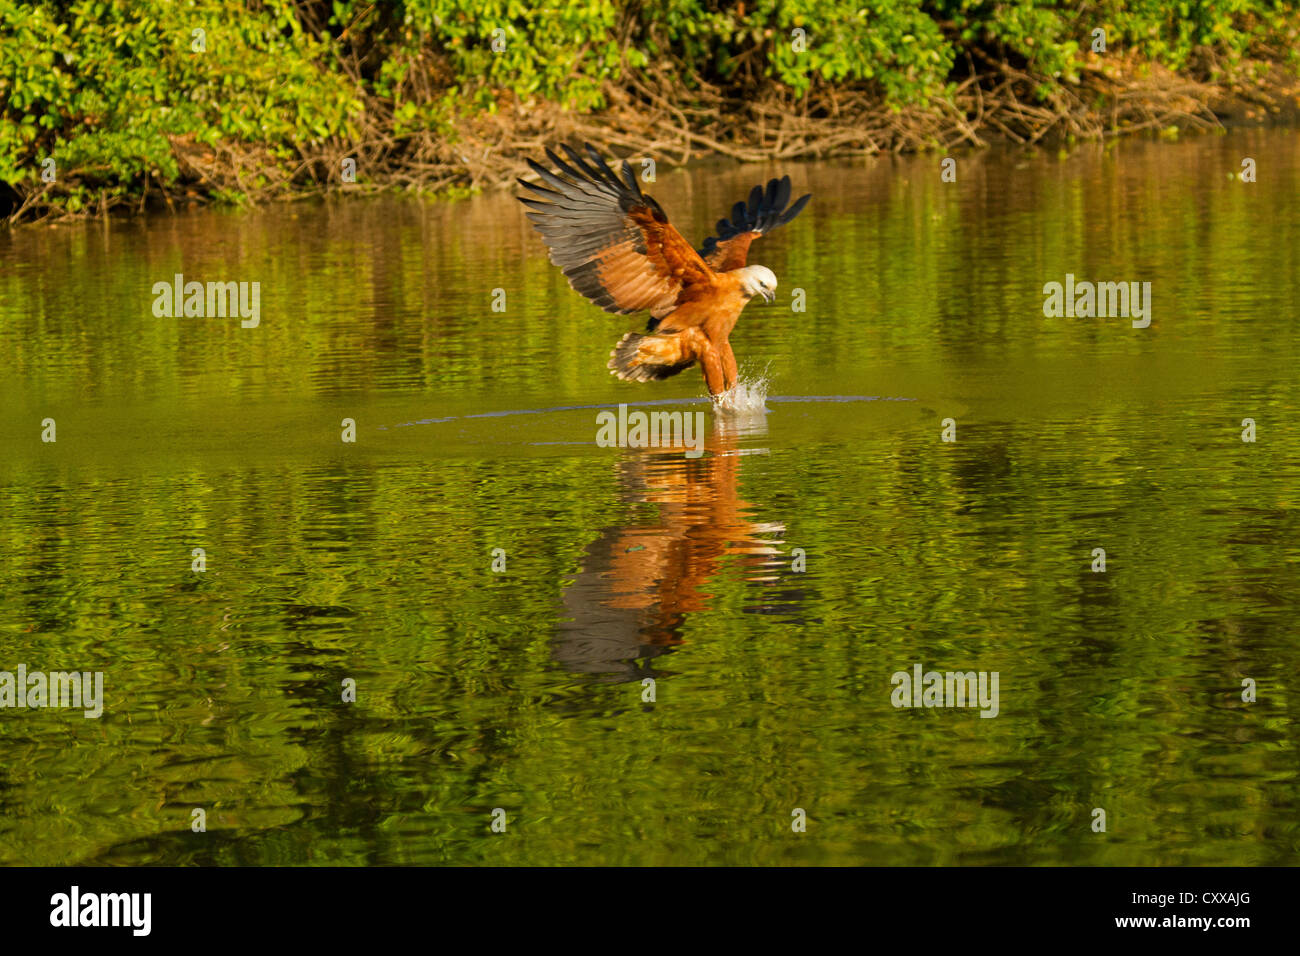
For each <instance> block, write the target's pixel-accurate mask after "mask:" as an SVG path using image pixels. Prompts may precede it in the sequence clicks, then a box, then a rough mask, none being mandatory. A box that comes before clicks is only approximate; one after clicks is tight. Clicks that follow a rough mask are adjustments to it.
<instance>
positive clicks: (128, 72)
mask: <svg viewBox="0 0 1300 956" xmlns="http://www.w3.org/2000/svg"><path fill="white" fill-rule="evenodd" d="M1081 9H1083V10H1085V11H1086V12H1080V10H1081ZM1098 26H1101V27H1104V28H1105V29H1106V30H1107V34H1108V42H1109V44H1110V47H1109V48H1110V49H1111V50H1113V51H1120V52H1122V53H1124V54H1125V55H1132V56H1135V57H1136V58H1138V59H1139V60H1140V59H1146V60H1148V61H1154V62H1158V63H1163V64H1165V65H1167V66H1169V67H1172V68H1175V69H1184V70H1188V71H1189V72H1190V73H1191V74H1192V75H1194V76H1200V77H1204V78H1213V77H1215V76H1217V75H1218V74H1219V73H1220V72H1221V71H1222V70H1223V69H1224V68H1229V67H1232V66H1234V65H1235V64H1237V63H1239V62H1240V61H1241V59H1242V58H1243V57H1247V56H1249V55H1251V54H1258V55H1261V56H1264V57H1266V58H1281V57H1283V56H1285V55H1288V54H1289V55H1291V56H1292V57H1294V56H1295V51H1296V49H1297V48H1298V47H1300V44H1297V43H1296V42H1295V38H1296V14H1295V13H1294V11H1291V12H1288V11H1287V10H1286V9H1285V8H1284V6H1283V5H1281V4H1274V3H1272V2H1269V0H1201V2H1191V3H1179V4H1173V5H1169V4H1166V3H1164V2H1163V0H1140V2H1136V3H1129V2H1118V0H1108V2H1104V3H1101V4H1085V5H1078V4H1072V3H1063V2H1061V3H1055V2H1053V3H1049V2H1044V0H1011V2H989V0H928V2H927V0H753V2H752V3H731V2H720V0H645V2H642V3H637V4H631V3H624V2H619V0H588V2H585V3H580V4H568V3H555V4H554V5H547V4H544V3H533V4H529V3H523V2H520V0H399V2H395V3H383V4H377V3H373V2H370V0H333V2H329V3H326V2H324V0H298V2H291V0H268V2H265V3H261V4H255V5H253V9H252V10H250V9H249V4H246V3H244V2H242V0H239V2H236V0H191V2H188V3H173V2H170V0H138V2H132V3H130V4H113V3H104V2H102V0H75V2H70V3H57V4H56V3H52V2H45V3H36V4H30V3H20V2H17V0H0V213H4V212H12V211H13V209H14V208H15V207H16V206H17V205H18V204H19V203H20V202H23V201H28V200H30V199H31V197H32V196H33V195H34V194H36V193H42V190H43V195H42V199H41V202H42V203H43V204H44V205H45V206H50V205H55V206H59V207H61V208H63V209H64V210H67V211H70V212H76V211H78V210H80V209H83V208H86V207H87V206H91V205H94V206H96V207H97V208H106V207H108V206H112V205H115V204H118V203H121V202H125V201H126V198H127V197H128V196H137V197H138V196H140V195H141V193H148V190H149V187H150V185H153V186H154V187H166V186H170V185H174V184H177V183H185V184H187V185H192V186H195V187H197V188H198V189H200V190H202V191H203V192H204V193H205V194H218V195H228V196H231V197H236V198H237V197H239V196H242V195H258V194H259V193H261V192H263V191H268V190H274V189H277V188H279V187H280V186H281V185H282V184H283V183H285V182H287V181H290V180H292V179H293V178H294V177H295V176H299V175H304V173H303V170H304V168H311V169H312V170H313V172H312V175H313V176H316V175H317V173H318V172H319V170H317V169H316V167H314V166H313V165H312V164H313V163H314V162H316V161H317V160H318V159H319V158H320V156H321V155H323V154H322V150H325V149H326V148H327V147H326V144H334V145H336V146H338V147H339V149H340V150H344V151H346V150H349V149H356V148H359V147H360V146H361V145H362V144H374V143H375V142H380V143H384V144H392V143H394V142H397V141H401V140H402V139H403V138H404V137H411V136H416V135H419V134H423V133H425V132H427V131H434V132H435V133H437V134H438V135H440V136H442V137H443V138H444V139H447V138H450V137H451V136H452V131H453V129H454V121H455V120H456V119H457V118H458V117H463V116H465V115H474V116H482V115H485V114H491V113H493V112H494V111H495V110H497V109H499V108H500V106H501V105H502V104H503V103H506V102H510V103H523V104H528V103H535V102H539V101H541V102H546V103H551V104H562V105H563V106H565V107H566V108H570V109H574V110H580V111H585V110H590V109H594V108H598V107H601V106H602V105H604V104H605V103H606V99H607V94H608V93H609V91H610V89H611V87H610V84H611V83H612V84H618V83H619V82H620V81H624V80H627V79H628V77H629V71H639V70H642V69H643V68H651V69H652V70H653V71H654V72H655V75H657V76H662V75H664V74H669V75H671V76H673V77H674V78H676V80H677V81H678V82H680V84H681V88H682V89H683V90H686V89H689V88H691V87H692V86H695V87H698V86H699V85H700V84H709V85H710V86H712V87H714V88H716V89H719V90H722V91H724V92H725V93H727V94H728V95H731V96H740V97H742V98H744V97H748V98H753V97H756V96H758V95H759V94H761V93H762V92H764V91H772V90H775V91H784V92H786V93H790V94H793V95H802V94H804V93H807V92H809V91H811V90H825V89H835V88H837V87H842V86H856V87H860V88H863V89H866V90H869V91H873V93H874V94H879V96H880V97H882V101H883V102H884V103H887V104H888V105H890V106H892V107H894V108H895V109H902V108H903V107H905V106H917V107H926V106H927V105H928V104H933V103H935V102H936V101H946V100H947V98H949V97H950V96H951V95H952V93H953V78H954V76H955V75H956V72H955V71H957V70H961V69H966V68H967V67H966V65H965V64H966V63H967V62H968V54H970V53H972V52H979V53H981V54H982V55H984V56H986V57H988V58H989V59H991V60H992V61H994V62H1009V63H1011V64H1012V65H1014V66H1016V67H1017V68H1022V67H1023V68H1025V69H1027V70H1029V71H1030V73H1031V74H1032V75H1033V76H1034V77H1036V78H1039V79H1040V80H1041V82H1040V83H1039V85H1038V87H1037V90H1036V91H1037V93H1038V94H1039V96H1047V95H1048V94H1049V93H1050V90H1051V87H1052V84H1054V83H1073V82H1077V81H1078V78H1079V73H1080V69H1081V67H1082V65H1083V64H1084V63H1085V62H1086V60H1087V57H1088V55H1089V54H1088V52H1087V51H1088V42H1089V36H1090V34H1091V31H1092V29H1093V28H1094V27H1098ZM200 29H201V30H203V31H204V32H205V39H206V50H205V51H204V52H201V53H200V52H195V51H194V49H193V48H192V46H193V43H194V40H193V34H194V31H195V30H200ZM797 30H800V31H803V32H804V33H803V35H806V42H807V49H806V52H796V50H795V46H794V42H793V35H794V32H795V31H797ZM494 40H495V41H498V42H497V44H496V45H495V46H494ZM232 154H238V156H234V155H232ZM331 155H332V154H331ZM51 157H52V158H53V159H54V161H55V163H56V166H57V170H58V175H59V178H58V181H57V183H56V184H54V185H53V186H51V187H49V188H48V189H45V188H44V187H43V186H42V185H41V184H40V182H39V175H40V163H41V161H42V160H44V159H46V158H51ZM238 157H243V159H240V158H238ZM412 161H413V162H416V163H417V164H418V163H420V162H424V161H425V160H424V159H422V158H420V157H418V156H417V157H416V158H415V159H414V160H412ZM318 181H319V180H318ZM4 184H9V186H8V187H6V186H5V185H4Z"/></svg>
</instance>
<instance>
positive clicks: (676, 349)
mask: <svg viewBox="0 0 1300 956" xmlns="http://www.w3.org/2000/svg"><path fill="white" fill-rule="evenodd" d="M694 364H695V356H694V355H692V354H690V350H689V347H688V344H687V342H686V338H685V336H684V335H683V334H682V333H681V332H674V333H671V334H668V335H639V334H637V333H636V332H629V333H628V334H627V335H625V336H623V337H622V338H621V339H619V340H618V344H617V345H615V346H614V351H612V352H610V353H609V363H608V367H609V369H610V370H611V372H610V374H612V375H617V376H618V377H619V378H621V379H623V381H625V382H648V381H651V380H654V379H661V378H670V377H671V376H673V375H676V374H677V373H678V372H680V371H682V370H684V369H688V368H690V367H691V366H692V365H694Z"/></svg>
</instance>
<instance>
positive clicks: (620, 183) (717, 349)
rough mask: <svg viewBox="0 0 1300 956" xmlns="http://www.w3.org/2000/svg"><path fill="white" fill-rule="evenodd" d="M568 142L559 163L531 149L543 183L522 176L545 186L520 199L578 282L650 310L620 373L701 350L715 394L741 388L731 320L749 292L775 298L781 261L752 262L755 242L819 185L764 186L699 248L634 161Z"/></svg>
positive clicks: (619, 349)
mask: <svg viewBox="0 0 1300 956" xmlns="http://www.w3.org/2000/svg"><path fill="white" fill-rule="evenodd" d="M561 148H562V149H563V151H564V153H565V156H567V157H568V159H567V161H566V160H564V159H561V158H560V157H559V156H557V155H556V154H555V153H554V152H553V151H552V150H549V149H548V150H547V151H546V156H547V158H548V159H549V160H550V161H551V163H552V164H553V165H554V167H555V169H556V171H554V172H553V171H552V170H550V169H547V168H546V167H545V166H543V165H542V164H541V163H538V162H536V161H534V160H531V159H530V160H528V165H529V167H531V169H532V170H533V172H535V173H536V174H537V175H538V177H539V178H540V180H541V183H530V182H526V181H524V180H522V179H521V180H519V181H518V182H519V184H520V185H521V186H523V187H524V188H526V189H528V190H531V191H532V192H533V193H535V194H536V197H520V200H519V201H520V202H522V203H523V204H524V205H525V206H527V207H528V210H529V211H528V214H527V215H528V218H529V219H530V220H532V223H533V226H534V228H536V229H537V231H538V232H539V233H541V235H542V239H543V240H544V241H545V242H546V245H547V246H548V247H549V248H550V255H551V262H553V263H554V264H555V265H557V266H559V267H560V269H561V270H563V272H564V274H565V276H567V277H568V279H569V284H570V285H571V286H573V288H574V289H576V290H577V291H578V292H581V293H582V294H583V295H585V296H586V297H587V298H588V299H590V300H591V301H592V302H594V303H596V305H598V306H600V307H601V308H602V309H604V310H605V311H606V312H614V313H617V314H619V315H629V314H631V313H634V312H642V311H648V312H649V313H650V321H649V323H648V325H647V327H646V331H645V333H644V334H641V333H636V332H629V333H628V334H627V335H624V336H623V337H622V338H621V339H619V341H618V344H617V345H615V346H614V350H613V352H611V353H610V358H609V363H608V366H609V369H610V371H611V373H612V374H614V375H617V376H618V377H619V378H621V379H623V380H625V381H632V382H645V381H651V380H654V379H663V378H668V377H670V376H672V375H676V374H678V373H679V372H681V371H684V370H685V369H688V368H690V367H691V366H692V365H694V364H695V363H697V362H698V363H699V364H700V368H701V369H702V370H703V372H704V382H705V384H706V385H707V386H708V389H709V394H710V395H712V396H714V397H716V396H718V395H721V394H722V393H723V392H726V391H727V390H729V389H731V388H732V387H733V386H734V385H735V384H736V357H735V355H734V354H733V353H732V351H731V343H730V341H729V338H730V336H731V330H732V329H733V328H735V326H736V320H737V319H739V318H740V313H741V310H743V309H744V308H745V306H746V305H747V304H748V303H749V300H750V299H752V298H754V297H755V296H761V297H762V298H763V299H764V300H765V301H767V302H771V301H773V299H775V298H776V276H775V275H773V274H772V270H771V269H768V268H767V267H766V266H758V265H754V266H751V265H746V259H747V258H748V255H749V246H750V243H752V242H753V241H754V240H755V239H757V238H758V237H759V236H762V235H765V234H766V233H768V232H770V231H772V230H773V229H775V228H776V227H777V226H781V225H784V224H785V223H787V222H789V221H790V220H791V219H793V218H794V217H795V216H797V215H799V213H800V212H801V211H802V210H803V208H804V206H806V205H807V204H808V200H809V199H811V198H812V196H811V195H806V196H802V197H801V198H799V199H798V200H796V201H795V202H794V204H793V205H789V203H790V177H789V176H784V177H782V178H781V179H773V180H770V181H769V182H768V184H767V186H766V188H764V187H763V186H755V187H754V188H753V190H752V191H751V192H750V194H749V200H748V202H738V203H736V205H735V206H734V207H733V208H732V210H731V217H730V218H729V219H720V220H718V224H717V226H716V231H717V235H716V236H710V237H709V238H707V239H705V240H704V245H703V246H702V247H701V248H700V249H699V250H698V251H697V250H695V249H694V248H692V246H691V244H690V243H689V242H687V241H686V239H684V238H683V237H682V234H681V233H680V232H678V231H677V229H676V228H675V227H674V226H673V225H672V223H670V222H669V221H668V216H667V215H666V214H665V213H664V211H663V209H662V207H660V205H659V203H657V202H655V200H654V199H653V198H651V197H650V196H647V195H646V194H645V193H643V192H642V191H641V187H640V185H639V184H638V182H637V179H636V176H635V175H634V174H633V172H632V167H631V166H630V165H629V164H628V163H627V162H626V161H625V162H624V163H623V164H622V169H621V173H622V175H621V176H620V175H619V174H616V173H615V172H614V170H613V169H611V168H610V166H609V164H608V163H606V162H605V160H604V159H602V158H601V156H600V154H599V153H597V152H596V150H595V149H594V148H593V147H592V146H591V145H590V144H587V145H586V147H585V150H586V155H585V156H584V155H583V154H581V153H579V152H578V151H577V150H576V149H574V148H572V147H571V146H569V145H568V144H564V145H562V147H561Z"/></svg>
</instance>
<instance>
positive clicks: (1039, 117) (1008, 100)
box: [0, 58, 1300, 230]
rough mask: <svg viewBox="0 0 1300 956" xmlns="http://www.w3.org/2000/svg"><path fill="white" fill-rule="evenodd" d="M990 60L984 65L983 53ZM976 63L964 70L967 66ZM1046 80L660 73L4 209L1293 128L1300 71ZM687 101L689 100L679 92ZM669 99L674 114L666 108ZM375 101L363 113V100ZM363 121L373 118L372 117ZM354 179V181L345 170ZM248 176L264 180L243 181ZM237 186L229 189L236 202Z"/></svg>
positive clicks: (246, 153) (494, 185)
mask: <svg viewBox="0 0 1300 956" xmlns="http://www.w3.org/2000/svg"><path fill="white" fill-rule="evenodd" d="M985 59H987V58H985ZM972 66H973V64H972ZM1044 80H1045V78H1044V77H1041V76H1035V75H1033V74H1031V73H1027V72H1025V71H1022V70H1019V69H1017V68H1015V67H1012V66H1010V65H1009V64H1007V63H1005V62H996V61H993V60H992V59H988V66H987V68H986V69H985V70H983V71H972V72H971V73H970V75H969V76H968V77H966V78H965V79H964V80H961V81H959V82H956V83H954V84H953V89H952V95H951V96H950V97H949V98H947V99H944V100H941V101H937V102H934V103H932V104H930V105H928V106H926V107H911V108H905V109H895V108H893V107H890V106H888V105H887V104H886V103H885V101H884V98H883V97H882V96H881V95H880V94H878V93H874V92H870V91H867V90H863V89H855V88H851V87H850V88H836V87H826V88H821V89H815V90H813V91H810V92H809V93H807V94H805V95H803V96H801V97H797V98H796V97H794V96H792V95H790V94H788V93H785V94H782V93H779V92H775V91H769V93H768V94H767V95H766V96H765V97H763V98H761V99H757V100H744V99H738V98H736V97H728V96H726V95H724V94H723V93H722V92H720V91H718V90H717V89H714V88H710V87H709V86H707V85H706V84H700V85H698V86H697V87H696V88H695V89H693V90H690V91H685V88H684V85H683V84H682V83H681V81H679V80H676V79H674V78H671V77H669V76H667V75H665V74H664V73H663V72H662V71H659V72H654V71H646V72H645V73H644V74H643V75H641V76H639V77H637V78H636V79H635V81H633V82H628V83H624V84H613V83H610V84H607V86H606V89H605V94H606V96H607V98H608V102H609V104H610V105H609V106H608V107H606V108H604V109H600V110H596V111H592V112H588V113H582V112H576V111H570V110H567V109H564V108H562V107H560V106H558V105H556V104H553V103H549V102H542V103H519V102H510V101H508V99H507V97H505V96H503V97H502V98H501V99H502V100H503V102H500V103H499V104H498V108H497V109H496V110H495V111H493V112H478V113H473V114H470V115H466V116H463V117H462V118H461V119H459V120H458V121H457V122H456V123H455V125H454V127H453V133H452V135H450V136H439V135H437V134H436V133H435V132H433V131H428V130H424V131H419V132H418V133H414V134H411V135H409V136H407V137H404V138H401V139H397V138H394V137H391V136H385V135H377V131H376V130H370V134H371V135H369V136H362V137H360V138H359V140H358V141H357V142H353V143H329V144H322V145H321V146H319V147H316V148H314V149H311V150H306V151H300V154H299V156H298V157H296V158H295V160H294V161H293V162H292V163H291V164H284V163H276V162H275V161H274V160H273V159H272V158H271V157H270V156H269V152H268V151H267V150H266V148H265V147H263V146H259V145H255V144H249V145H248V146H247V147H244V148H238V147H237V146H234V145H229V144H227V145H224V146H222V147H220V148H218V149H213V148H211V147H209V146H207V145H203V144H199V143H196V142H194V139H193V137H192V136H187V137H171V138H169V141H170V144H171V150H172V155H173V156H174V158H175V160H176V163H177V166H178V168H179V170H180V173H181V174H180V176H179V177H178V181H177V182H175V183H170V184H164V183H163V182H161V181H160V180H159V179H158V178H152V179H151V178H150V177H149V176H148V175H146V176H145V178H144V182H143V183H142V188H141V189H140V190H139V191H137V192H133V193H128V194H126V195H115V196H112V197H109V195H108V190H106V189H101V190H100V192H99V200H98V202H97V203H96V204H92V205H88V206H86V207H84V208H82V209H80V210H75V211H73V210H69V209H67V208H66V207H63V206H60V205H59V204H58V203H57V202H51V201H47V199H46V195H47V193H48V191H49V189H50V185H52V184H44V185H43V187H42V188H40V189H29V190H28V191H27V192H26V193H23V192H21V191H20V190H18V189H15V188H14V187H13V186H12V185H11V186H10V187H9V188H10V189H11V190H12V191H14V192H16V193H17V199H16V200H15V201H14V205H13V208H11V209H9V210H8V212H7V214H5V215H3V216H0V223H3V224H4V225H5V226H7V227H9V228H10V229H11V230H12V229H16V228H18V227H22V226H29V225H39V224H46V225H48V224H54V223H64V222H73V221H84V220H87V219H90V220H97V219H104V218H109V217H111V218H130V217H135V216H140V215H145V214H152V213H156V212H160V211H171V212H175V211H176V210H177V209H180V208H192V207H194V206H206V205H220V206H227V207H229V206H236V207H245V208H247V207H256V206H259V205H262V204H264V203H272V202H294V201H301V200H305V199H312V198H325V197H339V196H345V195H352V196H375V195H381V194H393V195H403V194H406V195H414V196H426V197H427V196H433V197H438V198H455V197H458V196H464V195H470V194H474V193H478V192H483V191H489V190H495V189H501V188H507V187H509V186H511V185H513V183H514V180H515V179H516V178H517V177H527V176H530V175H531V172H530V171H529V169H528V167H527V165H526V164H525V159H526V158H528V157H538V156H540V155H541V154H542V152H543V150H544V149H545V148H546V147H548V146H550V147H552V148H554V146H555V145H556V144H558V143H559V142H562V141H567V142H590V143H592V144H593V145H594V146H596V148H597V149H598V150H600V151H601V152H602V153H603V154H605V155H607V156H610V157H617V158H619V159H622V158H629V159H633V158H635V159H637V160H639V161H644V160H647V159H649V160H653V161H654V162H655V163H656V164H659V165H662V166H664V167H665V168H675V167H680V166H686V165H689V164H692V163H693V162H695V161H699V160H720V159H721V160H730V161H733V162H740V163H752V162H772V161H791V160H817V159H832V158H844V157H854V156H872V155H882V154H886V153H892V154H917V153H926V152H932V153H938V154H946V153H949V152H952V151H959V150H966V149H983V148H986V147H990V146H998V145H1009V146H1013V147H1014V146H1022V147H1047V146H1050V147H1056V148H1062V147H1064V148H1071V147H1074V146H1079V145H1083V144H1085V143H1088V142H1098V141H1107V140H1110V139H1114V138H1117V137H1128V136H1134V135H1138V134H1141V133H1144V132H1156V133H1160V134H1163V135H1171V134H1172V135H1181V133H1183V132H1199V133H1207V132H1215V131H1226V130H1228V129H1236V128H1293V127H1297V126H1300V77H1296V76H1293V75H1291V74H1290V73H1289V72H1287V71H1286V70H1285V69H1284V68H1283V67H1282V66H1281V64H1280V63H1271V64H1268V70H1267V72H1266V74H1265V75H1264V76H1262V77H1259V78H1257V79H1256V80H1255V81H1254V82H1253V83H1252V84H1249V85H1246V84H1242V83H1234V82H1228V81H1224V82H1220V83H1215V84H1211V83H1203V82H1199V81H1196V80H1192V79H1188V78H1186V77H1184V76H1182V75H1180V74H1176V73H1173V72H1171V71H1169V70H1165V69H1164V68H1162V67H1159V66H1158V65H1156V64H1152V63H1149V62H1138V63H1133V62H1126V61H1124V60H1120V59H1112V60H1111V61H1108V62H1107V63H1105V64H1091V65H1089V66H1087V67H1085V69H1084V70H1083V72H1082V77H1081V79H1080V82H1079V83H1077V84H1066V83H1063V82H1059V81H1053V82H1054V84H1055V85H1054V88H1053V89H1052V91H1051V92H1050V93H1049V94H1048V95H1047V96H1046V97H1045V98H1044V99H1043V100H1042V101H1035V99H1034V98H1033V96H1032V91H1033V89H1035V88H1036V87H1038V88H1041V84H1042V83H1043V81H1044ZM684 92H686V93H687V95H683V94H684ZM674 97H676V98H677V99H678V100H679V101H680V102H681V103H682V105H680V106H679V105H674V101H673V98H674ZM368 105H370V106H373V104H368ZM367 115H368V116H373V115H383V113H382V110H380V109H369V110H367ZM348 161H351V164H352V168H353V170H354V171H355V176H354V179H353V181H348V178H347V171H346V170H347V165H348ZM250 180H253V181H257V180H261V181H262V182H263V183H264V184H263V185H262V186H260V187H259V188H249V187H248V186H247V184H248V182H249V181H250ZM235 187H243V188H242V189H240V190H238V192H239V195H238V196H237V197H236V198H232V193H233V192H235V191H236V190H235Z"/></svg>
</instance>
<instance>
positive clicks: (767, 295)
mask: <svg viewBox="0 0 1300 956" xmlns="http://www.w3.org/2000/svg"><path fill="white" fill-rule="evenodd" d="M758 294H759V295H761V296H762V297H763V301H764V302H775V301H776V293H775V292H773V291H771V290H770V289H760V290H759V293H758Z"/></svg>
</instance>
